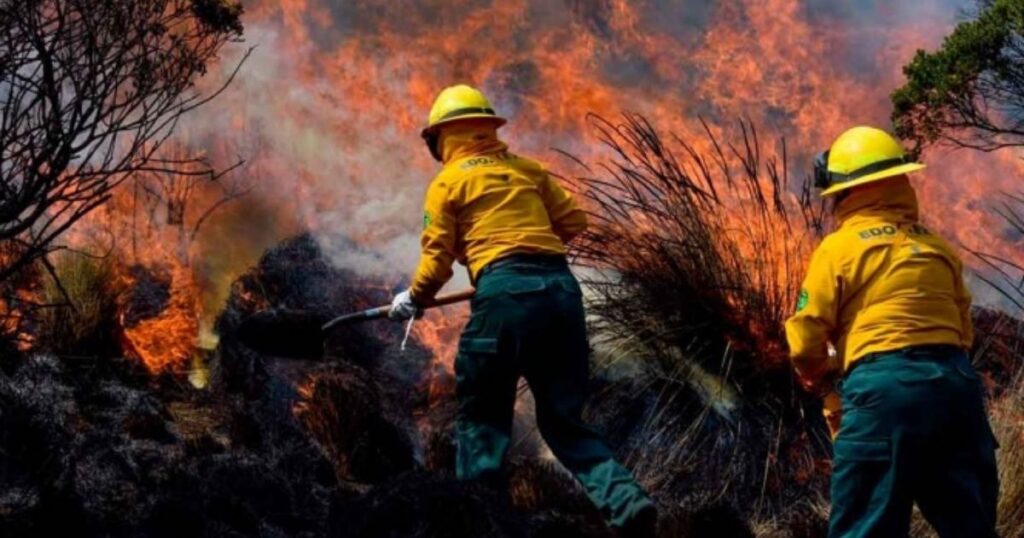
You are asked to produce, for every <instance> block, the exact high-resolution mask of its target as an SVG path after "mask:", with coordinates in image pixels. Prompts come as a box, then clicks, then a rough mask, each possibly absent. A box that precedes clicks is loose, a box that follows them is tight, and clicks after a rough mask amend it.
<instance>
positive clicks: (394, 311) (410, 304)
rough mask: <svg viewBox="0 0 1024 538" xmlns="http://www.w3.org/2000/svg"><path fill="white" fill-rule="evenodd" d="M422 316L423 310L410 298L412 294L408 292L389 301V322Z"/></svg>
mask: <svg viewBox="0 0 1024 538" xmlns="http://www.w3.org/2000/svg"><path fill="white" fill-rule="evenodd" d="M422 315H423V309H421V308H420V306H419V305H418V304H416V301H414V300H413V298H412V293H411V292H410V291H409V290H405V291H403V292H402V293H399V294H398V295H395V298H394V299H393V300H392V301H391V310H390V311H389V312H388V319H390V320H391V321H405V320H407V319H409V318H412V317H419V316H422Z"/></svg>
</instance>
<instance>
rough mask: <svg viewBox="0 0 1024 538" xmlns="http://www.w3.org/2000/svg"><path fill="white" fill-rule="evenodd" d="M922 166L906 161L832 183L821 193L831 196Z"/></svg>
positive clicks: (915, 170)
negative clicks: (853, 178) (905, 162)
mask: <svg viewBox="0 0 1024 538" xmlns="http://www.w3.org/2000/svg"><path fill="white" fill-rule="evenodd" d="M924 167H925V165H923V164H921V163H907V164H901V165H899V166H894V167H892V168H886V169H885V170H881V171H879V172H875V173H874V174H869V175H866V176H864V177H859V178H857V179H855V180H853V181H846V182H843V183H837V184H835V185H832V186H831V187H829V188H827V189H825V190H824V191H821V195H822V196H832V195H833V194H836V193H839V192H842V191H845V190H846V189H850V188H853V187H856V186H858V185H864V184H865V183H873V182H875V181H878V180H881V179H888V178H891V177H895V176H901V175H903V174H909V173H911V172H917V171H919V170H923V169H924Z"/></svg>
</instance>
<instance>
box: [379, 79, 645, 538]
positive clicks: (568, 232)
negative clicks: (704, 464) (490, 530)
mask: <svg viewBox="0 0 1024 538" xmlns="http://www.w3.org/2000/svg"><path fill="white" fill-rule="evenodd" d="M504 124H505V119H503V118H501V117H499V116H498V115H496V114H495V112H494V109H493V108H492V107H491V104H490V102H488V100H487V98H486V97H484V95H483V94H482V93H481V92H480V91H478V90H476V89H474V88H471V87H469V86H465V85H457V86H452V87H449V88H446V89H444V91H442V92H441V93H440V94H439V95H438V97H437V99H436V101H435V102H434V105H433V107H432V108H431V110H430V117H429V120H428V123H427V127H426V128H425V129H424V130H423V133H422V136H423V139H424V141H425V142H426V145H427V148H428V149H429V150H430V153H431V155H433V157H434V158H435V159H436V160H438V161H440V162H441V163H443V168H442V169H441V172H440V173H439V174H438V175H437V177H436V178H434V180H433V181H432V182H431V183H430V186H429V187H428V189H427V195H426V202H425V204H424V214H423V233H422V237H421V257H420V261H419V266H418V268H417V270H416V273H415V275H414V276H413V279H412V284H411V286H410V288H409V289H408V290H406V291H404V292H402V293H400V294H398V295H397V296H396V297H395V299H394V301H393V303H392V310H391V314H390V316H391V318H392V319H394V320H404V319H409V318H410V317H412V316H415V315H417V314H418V313H419V311H420V309H421V307H422V306H423V305H426V304H429V303H430V302H431V301H432V300H433V298H434V296H435V294H436V293H437V291H438V290H439V289H440V288H441V286H443V285H444V284H445V283H446V282H447V281H448V279H449V278H450V277H451V276H452V264H453V262H455V261H458V262H460V263H461V264H463V265H465V266H466V267H467V269H468V271H469V276H470V280H471V281H472V282H473V283H474V285H475V286H476V294H475V295H474V297H473V299H472V302H471V309H472V315H471V317H470V319H469V322H468V324H467V325H466V327H465V329H464V331H463V333H462V337H461V339H460V340H459V351H458V355H457V358H456V361H455V376H456V397H457V400H458V413H457V416H456V426H455V435H456V443H457V447H458V450H457V454H456V474H457V476H458V478H460V479H481V480H485V481H490V482H492V483H499V484H500V483H502V462H503V460H504V457H505V452H506V451H507V449H508V446H509V434H510V430H511V428H512V418H513V407H514V405H515V401H516V385H517V383H518V379H519V377H520V376H522V377H524V378H525V379H526V381H527V383H528V384H529V386H530V390H531V391H532V392H533V396H534V399H535V401H536V414H537V426H538V428H539V430H540V433H541V436H543V438H544V440H545V441H546V442H547V444H548V446H550V447H551V450H552V452H554V454H555V456H556V457H557V458H558V460H559V461H560V462H562V464H563V465H565V467H566V468H568V469H569V471H571V472H572V473H573V475H575V477H576V479H577V480H579V482H580V484H582V485H583V488H584V489H585V490H586V493H587V495H588V496H589V497H590V499H591V500H592V501H593V503H594V504H595V505H596V506H597V507H598V508H599V509H600V510H601V512H602V513H603V514H604V516H605V517H606V519H607V521H608V522H609V524H610V525H611V526H612V527H615V528H618V529H620V531H621V532H622V534H625V535H635V536H652V535H653V527H654V525H655V519H656V514H655V508H654V505H653V504H652V502H651V500H650V499H649V498H648V496H647V495H646V493H645V492H644V491H643V490H642V489H641V488H640V486H639V485H637V483H636V481H635V480H634V478H633V476H632V475H631V474H630V472H629V471H628V470H627V469H626V468H625V467H623V466H622V465H621V464H619V463H618V462H617V461H615V459H614V458H613V456H612V451H611V450H610V449H609V448H608V446H607V445H606V444H605V442H604V441H603V440H602V439H601V437H600V436H599V435H598V434H597V433H595V432H594V431H593V430H592V429H590V428H589V427H588V426H587V425H586V424H584V422H583V420H582V418H581V414H582V411H583V404H584V401H585V400H586V397H587V381H588V376H589V372H588V370H589V344H588V340H587V330H586V324H585V322H584V315H583V302H582V296H581V292H580V286H579V284H578V283H577V281H576V279H575V277H574V276H573V274H572V273H571V272H570V271H569V265H568V263H567V261H566V256H565V254H566V248H565V244H566V243H567V242H568V241H570V240H572V238H573V237H575V236H577V235H578V234H580V233H581V232H583V231H584V230H585V229H586V227H587V219H586V215H585V213H584V212H583V211H582V210H580V209H579V208H578V207H577V205H576V203H575V202H574V201H573V199H572V197H571V196H570V195H569V194H568V193H567V192H566V191H565V190H563V189H562V187H561V186H560V185H559V184H558V182H556V181H555V180H554V179H552V178H551V176H550V175H549V174H548V173H547V171H545V169H544V168H543V167H542V166H541V165H540V164H538V163H536V162H534V161H532V160H530V159H526V158H523V157H520V156H517V155H514V154H512V153H510V152H509V151H508V146H507V145H505V143H504V142H502V141H501V140H499V139H498V136H497V129H498V128H499V127H501V126H502V125H504Z"/></svg>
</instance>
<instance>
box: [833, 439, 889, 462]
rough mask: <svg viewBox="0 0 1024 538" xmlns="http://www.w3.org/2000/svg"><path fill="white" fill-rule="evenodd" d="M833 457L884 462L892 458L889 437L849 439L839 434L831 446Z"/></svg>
mask: <svg viewBox="0 0 1024 538" xmlns="http://www.w3.org/2000/svg"><path fill="white" fill-rule="evenodd" d="M833 451H834V452H835V458H836V459H837V460H846V461H877V462H886V461H889V460H890V459H892V442H891V441H890V440H889V439H849V438H843V437H842V436H840V437H839V438H838V439H836V442H835V445H834V446H833Z"/></svg>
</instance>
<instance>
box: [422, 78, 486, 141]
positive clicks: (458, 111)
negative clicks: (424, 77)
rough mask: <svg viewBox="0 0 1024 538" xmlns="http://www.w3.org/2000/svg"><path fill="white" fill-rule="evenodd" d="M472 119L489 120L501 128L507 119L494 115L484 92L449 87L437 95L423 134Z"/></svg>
mask: <svg viewBox="0 0 1024 538" xmlns="http://www.w3.org/2000/svg"><path fill="white" fill-rule="evenodd" d="M470 118H489V119H492V120H494V121H495V122H497V123H498V125H499V126H500V125H504V124H505V118H502V117H500V116H498V115H497V114H495V113H494V108H493V107H492V106H491V102H490V101H488V100H487V97H486V96H484V94H483V92H481V91H480V90H478V89H476V88H474V87H472V86H467V85H465V84H457V85H455V86H449V87H447V88H445V89H443V90H441V93H439V94H437V99H434V106H432V107H430V117H429V118H428V119H427V126H426V128H424V129H423V132H424V134H426V132H427V131H431V130H433V129H434V128H436V127H437V126H439V125H443V124H446V123H450V122H453V121H459V120H465V119H470Z"/></svg>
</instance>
